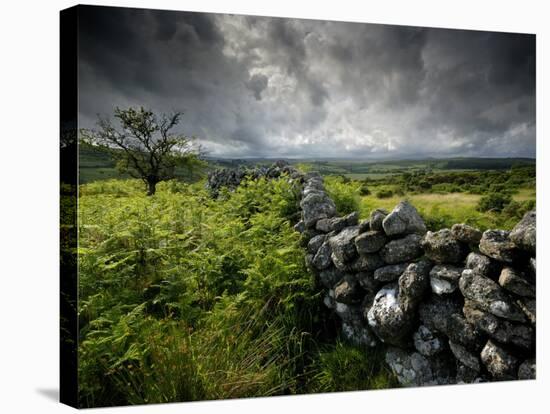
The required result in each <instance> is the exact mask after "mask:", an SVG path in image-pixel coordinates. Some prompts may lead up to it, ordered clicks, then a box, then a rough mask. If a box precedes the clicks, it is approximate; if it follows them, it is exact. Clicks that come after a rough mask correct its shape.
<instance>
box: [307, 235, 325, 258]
mask: <svg viewBox="0 0 550 414" xmlns="http://www.w3.org/2000/svg"><path fill="white" fill-rule="evenodd" d="M326 238H327V236H326V235H324V234H318V235H317V236H314V237H312V238H311V239H310V240H309V243H308V244H307V252H308V253H311V254H313V255H315V254H316V253H317V251H318V250H319V247H321V245H322V244H323V243H324V242H325V240H326Z"/></svg>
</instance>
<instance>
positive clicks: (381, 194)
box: [376, 190, 393, 198]
mask: <svg viewBox="0 0 550 414" xmlns="http://www.w3.org/2000/svg"><path fill="white" fill-rule="evenodd" d="M376 197H377V198H391V197H393V191H392V190H380V191H378V192H377V193H376Z"/></svg>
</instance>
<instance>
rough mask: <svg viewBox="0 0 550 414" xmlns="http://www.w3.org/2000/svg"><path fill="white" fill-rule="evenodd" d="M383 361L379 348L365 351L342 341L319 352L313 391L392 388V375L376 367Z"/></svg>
mask: <svg viewBox="0 0 550 414" xmlns="http://www.w3.org/2000/svg"><path fill="white" fill-rule="evenodd" d="M383 358H384V350H383V348H377V349H370V348H369V349H365V348H361V347H357V346H353V345H350V344H347V343H345V342H342V341H338V342H336V344H335V345H331V346H326V347H325V348H324V349H323V350H322V351H320V352H319V359H318V360H317V364H318V366H317V368H318V370H317V374H316V375H315V376H314V379H313V383H314V384H315V389H316V390H317V391H320V392H328V391H356V390H364V389H386V388H392V387H396V386H397V382H396V380H395V378H394V377H393V375H392V374H391V373H390V372H389V370H388V369H387V368H386V367H385V366H383V365H382V364H380V361H381V360H383ZM358 379H359V381H358Z"/></svg>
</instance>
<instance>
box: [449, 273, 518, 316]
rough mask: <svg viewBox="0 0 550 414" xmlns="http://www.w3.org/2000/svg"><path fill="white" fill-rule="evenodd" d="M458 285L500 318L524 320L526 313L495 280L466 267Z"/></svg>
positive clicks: (482, 307)
mask: <svg viewBox="0 0 550 414" xmlns="http://www.w3.org/2000/svg"><path fill="white" fill-rule="evenodd" d="M458 287H459V288H460V291H461V292H462V294H463V295H464V297H465V298H467V299H470V300H472V301H473V302H475V303H476V305H477V306H478V307H479V308H480V309H483V310H485V311H487V312H490V313H492V314H493V315H496V316H498V317H500V318H504V319H509V320H512V321H517V322H524V321H525V315H524V314H523V313H522V312H521V310H520V309H519V308H518V307H517V305H516V304H515V303H514V302H513V301H512V299H511V298H510V297H509V296H508V295H507V294H506V292H504V290H503V289H502V288H501V287H500V286H499V285H498V284H497V283H496V282H494V281H493V280H491V279H489V278H487V277H484V276H480V275H477V274H476V273H474V272H473V271H472V270H471V269H464V271H463V272H462V276H461V277H460V281H459V282H458Z"/></svg>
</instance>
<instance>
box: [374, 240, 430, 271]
mask: <svg viewBox="0 0 550 414" xmlns="http://www.w3.org/2000/svg"><path fill="white" fill-rule="evenodd" d="M421 239H422V237H421V236H419V235H418V234H409V235H408V236H405V237H403V238H401V239H396V240H392V241H390V242H389V243H387V244H386V245H385V246H384V247H383V248H382V249H381V250H380V256H381V257H382V260H384V262H386V263H387V264H397V263H404V262H409V261H411V260H413V259H416V258H417V257H420V256H421V255H422V247H421V246H420V240H421Z"/></svg>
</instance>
